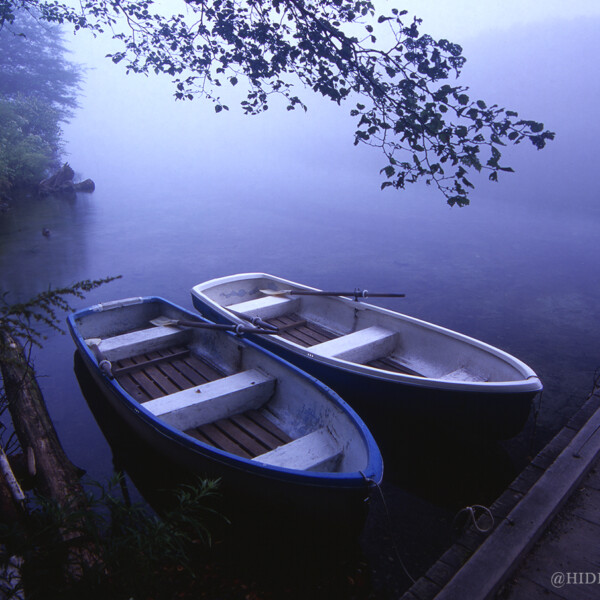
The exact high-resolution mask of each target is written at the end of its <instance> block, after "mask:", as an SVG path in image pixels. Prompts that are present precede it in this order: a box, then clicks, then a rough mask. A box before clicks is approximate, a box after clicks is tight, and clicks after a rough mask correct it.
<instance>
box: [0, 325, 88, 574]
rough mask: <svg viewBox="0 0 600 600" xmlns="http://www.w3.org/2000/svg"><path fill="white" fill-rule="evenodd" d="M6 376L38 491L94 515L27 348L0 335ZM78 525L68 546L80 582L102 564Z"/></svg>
mask: <svg viewBox="0 0 600 600" xmlns="http://www.w3.org/2000/svg"><path fill="white" fill-rule="evenodd" d="M0 371H1V374H2V378H3V381H4V391H5V394H6V398H7V400H8V409H9V411H10V414H11V417H12V421H13V425H14V428H15V433H16V434H17V438H18V439H19V443H20V445H21V448H23V449H26V452H27V455H28V463H31V464H33V463H35V467H33V468H32V467H30V468H29V471H30V474H31V471H33V472H34V473H35V474H34V476H33V485H34V487H35V488H36V490H37V491H38V492H39V494H40V495H41V496H43V497H45V498H47V499H51V500H53V501H55V502H56V503H57V504H58V505H60V506H61V507H62V508H63V509H64V510H66V511H69V512H72V511H85V510H88V500H87V497H86V495H85V492H84V489H83V486H82V485H81V482H80V480H79V478H80V476H81V474H82V472H81V470H80V469H78V468H77V467H76V466H75V465H74V464H73V463H72V462H71V461H70V460H69V458H68V457H67V455H66V453H65V451H64V449H63V447H62V445H61V443H60V441H59V439H58V435H57V434H56V430H55V429H54V425H53V423H52V420H51V418H50V415H49V414H48V410H47V408H46V404H45V402H44V398H43V396H42V392H41V390H40V388H39V386H38V383H37V381H36V378H35V374H34V372H33V369H32V368H31V366H30V365H29V363H28V361H27V359H26V357H25V354H24V352H23V348H22V347H21V345H20V344H19V343H18V342H17V341H16V340H14V339H13V338H12V337H11V336H10V335H8V334H7V333H6V332H5V331H2V330H0ZM78 527H79V526H78V525H77V523H74V526H73V528H71V529H70V530H68V531H65V532H64V534H63V540H64V541H65V542H66V543H68V545H69V547H70V551H69V557H68V565H67V567H66V575H67V576H68V577H69V578H71V579H78V578H79V577H80V576H81V574H82V572H83V571H84V570H85V569H86V568H89V567H93V566H95V565H96V564H97V563H98V559H97V558H96V557H95V556H94V553H93V549H90V548H89V547H88V546H87V545H86V544H85V542H84V544H83V545H81V544H80V543H79V538H80V536H81V531H80V530H78Z"/></svg>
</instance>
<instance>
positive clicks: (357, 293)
mask: <svg viewBox="0 0 600 600" xmlns="http://www.w3.org/2000/svg"><path fill="white" fill-rule="evenodd" d="M261 292H263V293H265V294H266V295H267V296H350V297H352V296H354V298H405V297H406V294H398V293H395V292H369V291H368V290H359V289H356V290H354V291H353V292H326V291H323V290H261Z"/></svg>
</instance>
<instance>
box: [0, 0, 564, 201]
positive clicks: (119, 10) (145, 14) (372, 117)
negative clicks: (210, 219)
mask: <svg viewBox="0 0 600 600" xmlns="http://www.w3.org/2000/svg"><path fill="white" fill-rule="evenodd" d="M17 5H19V6H20V7H23V8H25V9H26V10H29V11H31V12H32V13H34V14H36V15H37V16H38V18H40V19H42V20H44V21H48V22H58V23H69V24H70V25H71V26H72V27H73V28H74V29H75V30H78V29H82V28H85V29H90V30H92V31H93V32H95V33H100V32H103V31H105V30H107V31H108V30H109V31H110V32H111V33H112V36H113V37H114V38H115V39H117V40H120V41H121V42H122V49H121V50H120V51H118V52H116V53H114V54H112V55H110V58H111V59H112V61H113V62H114V63H122V64H124V65H125V67H126V69H127V71H128V72H135V73H149V72H155V73H163V74H167V75H169V76H170V77H172V80H173V83H174V85H175V96H176V98H178V99H189V100H191V99H193V98H194V97H195V96H200V97H205V98H209V99H211V100H212V101H213V102H214V104H215V110H216V111H217V112H221V111H223V110H227V109H228V108H229V107H228V105H227V104H226V103H225V101H224V100H222V98H221V95H220V93H221V94H222V93H224V92H223V90H224V89H225V87H226V86H237V85H238V84H239V83H241V82H242V81H243V82H244V83H245V93H244V99H243V100H242V101H241V105H242V108H243V110H244V111H245V112H246V113H249V114H255V113H259V112H261V111H265V110H267V109H268V107H269V103H270V99H271V97H272V96H273V95H278V96H282V97H283V98H284V99H285V101H286V105H287V108H288V110H292V109H294V108H297V107H303V108H305V109H306V105H305V103H304V101H303V100H302V99H301V98H300V97H299V96H298V95H297V87H298V86H297V84H298V83H301V84H303V86H304V87H307V88H310V89H312V90H313V91H315V92H317V93H320V94H321V95H323V96H325V97H327V98H329V99H330V100H332V101H334V102H336V103H341V102H342V101H345V100H348V101H351V102H352V103H353V108H352V109H351V115H353V116H354V117H356V118H357V128H356V131H355V134H354V143H355V144H359V143H365V144H369V145H372V146H377V147H379V148H380V149H381V150H382V151H383V153H384V155H385V157H386V162H387V164H386V165H385V166H384V167H383V169H382V170H381V172H382V174H383V175H384V176H385V181H384V182H383V183H382V188H385V187H390V186H391V187H394V188H404V187H405V185H406V184H407V183H413V182H416V181H419V180H425V181H426V182H427V183H433V184H435V185H437V186H438V188H439V189H440V190H441V192H442V193H443V194H444V195H445V196H446V198H447V201H448V203H449V204H451V205H454V204H457V205H464V204H468V191H469V188H473V184H472V183H471V181H469V179H467V175H468V173H469V172H471V171H473V170H474V171H476V172H482V171H483V172H487V173H488V176H489V179H491V180H493V181H496V180H497V178H498V174H499V173H500V172H503V171H511V170H512V169H511V168H510V167H507V166H504V165H502V164H501V162H500V159H501V147H502V146H504V145H505V144H507V143H513V144H518V143H520V142H521V141H524V140H529V142H531V143H532V144H533V145H534V147H536V148H538V149H541V148H543V147H544V146H545V144H546V142H547V141H549V140H551V139H553V137H554V134H553V133H552V132H550V131H547V130H545V129H544V126H543V124H541V123H537V122H536V121H532V120H527V119H521V118H519V116H518V114H517V113H516V112H514V111H510V110H506V109H504V108H502V107H499V106H497V105H495V104H488V103H486V102H485V101H483V100H479V99H474V98H472V96H471V95H470V93H467V92H468V88H466V87H464V86H461V85H457V84H455V83H449V81H450V80H452V79H453V78H454V77H456V76H458V75H459V74H460V71H461V68H462V66H463V65H464V62H465V58H464V56H462V49H461V47H460V46H458V45H457V44H453V43H451V42H449V41H448V40H445V39H441V40H435V39H433V38H432V37H431V36H429V35H427V34H422V33H421V31H420V29H419V28H420V24H421V23H420V21H419V20H418V19H416V20H414V21H412V22H410V21H407V20H406V19H405V15H406V11H401V10H398V9H396V8H392V9H391V12H390V13H389V14H380V15H377V14H376V10H375V6H374V4H373V3H371V2H369V1H367V0H182V1H181V2H180V3H179V5H180V11H181V13H180V14H175V13H173V14H167V15H165V14H160V13H159V12H154V11H155V10H156V9H155V8H154V3H153V2H152V1H151V0H140V1H130V0H120V1H119V0H116V1H107V0H101V1H94V2H91V1H88V2H82V3H81V8H80V9H76V10H75V9H73V8H70V7H69V6H66V5H63V4H60V3H59V2H46V1H43V0H22V1H20V2H14V1H13V2H10V1H5V2H0V14H3V15H4V16H3V18H4V20H5V21H6V22H11V23H13V21H14V17H15V12H14V9H15V7H16V6H17ZM157 8H158V6H157ZM2 11H3V12H2ZM14 24H15V23H13V25H14Z"/></svg>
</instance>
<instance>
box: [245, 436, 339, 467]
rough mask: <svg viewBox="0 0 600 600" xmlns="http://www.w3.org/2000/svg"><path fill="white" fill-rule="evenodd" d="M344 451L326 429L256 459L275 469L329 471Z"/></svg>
mask: <svg viewBox="0 0 600 600" xmlns="http://www.w3.org/2000/svg"><path fill="white" fill-rule="evenodd" d="M341 454H342V449H341V448H340V446H339V445H338V443H337V441H336V440H335V439H334V438H333V437H332V435H331V434H330V433H329V431H328V430H327V428H326V427H323V428H321V429H319V430H317V431H313V432H312V433H309V434H307V435H304V436H302V437H300V438H297V439H295V440H293V441H291V442H289V443H288V444H284V445H282V446H279V447H278V448H275V450H271V451H269V452H265V454H261V455H259V456H256V457H254V459H255V460H256V461H259V462H263V463H265V464H268V465H272V466H275V467H284V468H288V469H299V470H305V471H329V470H330V469H331V468H332V467H333V466H334V465H335V464H336V462H337V461H338V460H339V457H340V456H341Z"/></svg>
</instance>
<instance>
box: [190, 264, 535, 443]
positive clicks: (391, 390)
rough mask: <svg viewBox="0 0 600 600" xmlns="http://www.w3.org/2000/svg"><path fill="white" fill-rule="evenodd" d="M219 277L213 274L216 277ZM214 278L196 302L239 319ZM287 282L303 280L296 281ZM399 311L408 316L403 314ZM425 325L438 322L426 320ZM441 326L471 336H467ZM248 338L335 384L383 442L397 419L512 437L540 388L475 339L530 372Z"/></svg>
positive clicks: (211, 314)
mask: <svg viewBox="0 0 600 600" xmlns="http://www.w3.org/2000/svg"><path fill="white" fill-rule="evenodd" d="M257 276H258V274H257ZM266 277H268V276H266ZM223 279H230V278H223ZM219 281H220V280H213V282H215V283H218V282H219ZM283 281H285V280H283ZM213 282H206V283H204V284H200V285H199V286H196V287H195V288H194V289H193V291H192V301H193V304H194V307H195V308H196V310H198V311H199V312H200V313H201V314H202V315H203V316H204V317H205V318H207V319H209V320H211V321H213V322H216V323H239V322H240V321H239V319H236V318H235V317H234V316H233V315H232V314H231V313H230V312H229V311H228V310H227V309H226V307H222V306H219V305H218V304H217V303H216V302H214V301H212V300H210V299H209V298H208V297H207V296H205V295H204V294H203V293H202V289H203V288H204V287H205V286H206V287H210V285H211V283H213ZM287 283H290V284H292V285H294V286H299V284H295V283H293V282H287ZM299 287H300V288H305V286H299ZM307 289H310V288H307ZM198 292H200V293H198ZM361 304H362V303H361ZM372 308H373V309H375V310H378V311H381V312H385V313H387V314H392V315H393V314H398V313H392V312H391V311H386V310H385V309H379V308H378V307H372ZM398 316H399V317H400V316H401V317H403V318H406V317H405V316H404V315H398ZM413 321H416V320H414V319H413ZM424 325H426V326H429V327H436V326H433V325H431V324H427V323H425V324H424ZM437 329H438V330H440V331H444V332H446V331H447V332H448V334H451V335H453V336H456V337H458V338H460V339H462V340H467V341H468V342H471V339H470V338H467V337H466V336H461V335H460V334H456V333H455V332H451V331H448V330H443V329H442V328H437ZM250 338H251V339H252V340H253V341H254V342H255V343H257V344H259V345H261V346H262V347H264V348H266V349H268V350H269V351H270V352H272V353H274V354H277V355H278V356H281V357H282V358H284V359H285V360H286V361H288V362H290V363H292V364H294V365H296V366H297V367H298V368H300V369H302V370H303V371H306V372H307V373H310V374H311V375H312V376H314V377H315V378H317V379H319V380H320V381H322V382H323V383H324V384H325V385H327V386H329V387H331V388H332V389H334V390H335V391H336V392H337V393H338V394H340V396H341V397H342V398H343V399H344V400H345V401H346V402H348V403H349V404H350V405H351V406H352V407H353V408H354V409H355V410H356V411H357V412H358V414H359V415H360V416H361V418H362V419H363V420H364V421H365V422H366V423H367V426H368V427H369V428H370V430H371V431H372V432H373V433H374V434H375V436H376V437H377V440H378V442H379V443H380V444H381V443H384V444H385V443H387V442H389V441H390V437H392V438H393V436H394V423H398V421H399V420H403V421H406V420H407V419H409V420H411V421H414V422H415V423H418V424H419V425H432V426H434V427H437V426H439V427H441V428H444V429H448V430H451V431H454V432H457V433H460V434H461V435H464V434H468V435H470V436H475V437H486V438H495V439H507V438H510V437H513V436H515V435H517V434H518V433H519V432H520V431H521V430H522V429H523V427H524V425H525V423H526V421H527V419H528V416H529V414H530V412H531V407H532V401H533V399H534V398H535V396H536V395H537V394H538V393H539V392H540V391H541V389H542V386H541V383H540V381H539V379H538V378H537V376H536V375H535V373H533V371H531V370H530V369H529V368H528V367H527V366H526V365H522V363H520V361H517V359H514V357H510V356H509V355H506V354H505V353H502V351H499V350H497V349H494V348H492V347H489V346H487V345H485V344H483V343H481V342H478V341H477V340H472V342H473V344H474V345H475V344H480V345H481V346H484V347H485V348H486V349H487V348H490V349H491V350H492V351H495V352H497V353H499V354H501V355H503V356H507V357H508V358H510V359H512V360H513V361H514V362H515V363H517V364H518V365H519V366H520V365H522V368H523V371H524V372H525V374H526V375H527V376H526V377H524V378H523V380H520V381H516V382H498V383H497V384H495V383H492V384H489V383H483V384H482V383H479V382H456V381H443V380H439V379H429V378H421V377H411V376H406V375H402V374H398V373H391V372H388V371H384V370H377V369H366V368H364V367H363V366H362V365H356V364H353V363H350V362H347V361H335V360H331V359H327V358H323V357H321V356H317V355H314V354H312V353H311V352H307V351H305V350H304V349H299V348H298V347H296V346H295V345H293V344H288V343H286V342H285V341H282V340H281V338H279V339H278V337H273V336H250ZM309 350H310V349H309ZM486 351H487V350H486Z"/></svg>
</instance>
